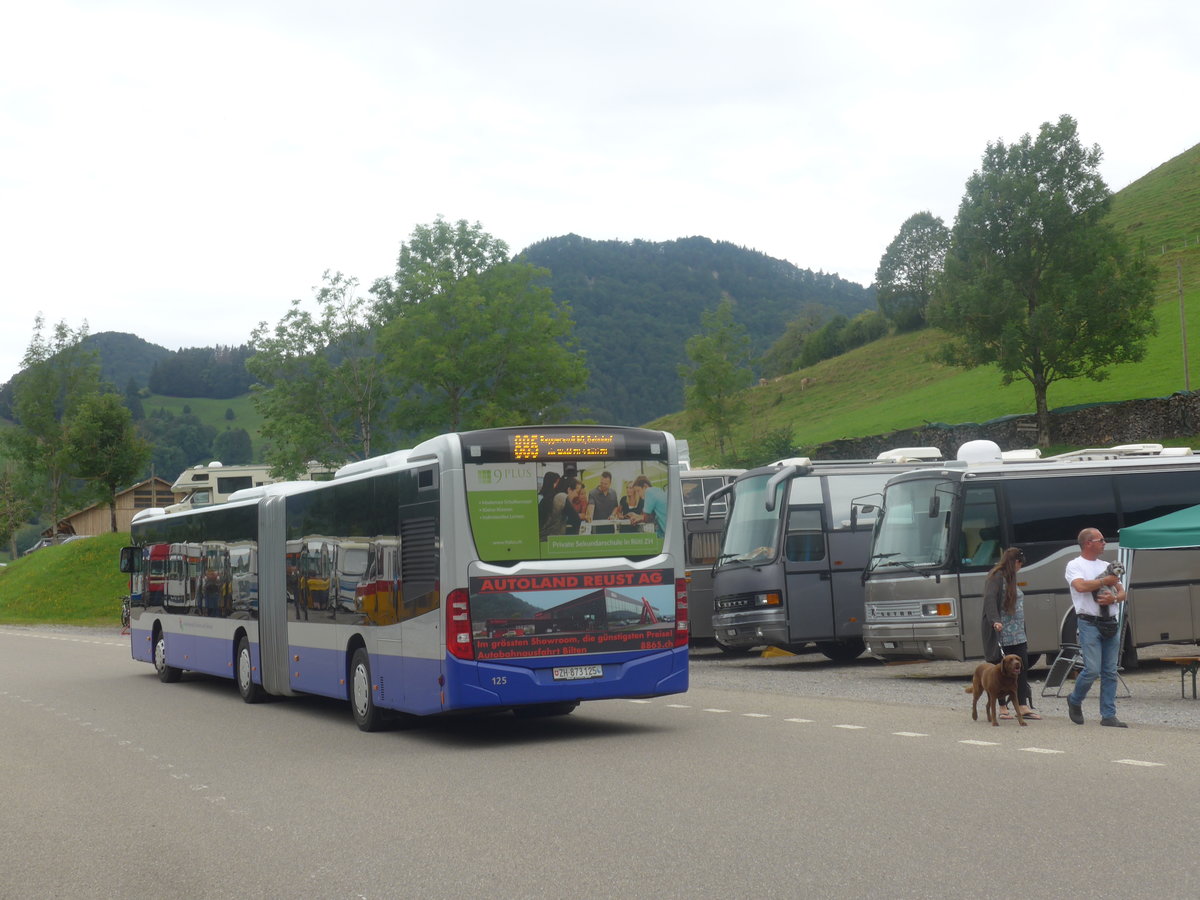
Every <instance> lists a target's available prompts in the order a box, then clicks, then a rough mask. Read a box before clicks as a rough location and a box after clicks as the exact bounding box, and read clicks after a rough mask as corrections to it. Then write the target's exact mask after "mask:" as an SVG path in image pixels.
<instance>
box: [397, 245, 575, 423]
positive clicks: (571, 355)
mask: <svg viewBox="0 0 1200 900" xmlns="http://www.w3.org/2000/svg"><path fill="white" fill-rule="evenodd" d="M548 274H549V273H547V272H546V270H545V269H539V268H537V267H535V266H531V265H528V264H527V263H510V262H505V263H499V264H497V265H494V266H492V267H491V268H489V269H487V270H486V271H483V272H479V273H473V274H468V275H465V276H463V277H460V278H457V279H454V280H445V281H443V282H442V284H441V286H439V288H438V290H437V291H436V292H433V293H430V294H427V295H426V296H425V299H423V300H422V301H421V302H419V303H407V304H405V305H404V307H403V309H402V311H401V314H400V315H398V316H397V317H396V318H394V319H393V320H392V321H391V322H390V323H389V324H388V326H387V327H386V329H385V330H384V332H383V335H382V347H383V350H384V352H385V353H386V354H387V358H388V360H389V363H390V370H389V371H390V372H391V373H392V375H393V376H394V378H395V384H396V387H397V391H398V394H399V396H400V398H401V399H400V402H399V405H398V411H397V425H398V427H399V428H401V429H402V430H404V431H410V432H411V431H426V432H428V431H434V432H440V431H459V430H466V429H471V428H486V427H489V426H495V425H505V424H520V423H537V422H548V421H551V420H555V419H561V418H563V417H568V418H569V417H570V415H571V410H570V407H569V404H568V402H567V398H569V397H571V396H573V395H575V394H577V393H578V392H579V391H580V390H581V389H582V388H583V386H584V384H585V383H586V381H587V368H586V366H585V365H584V361H583V355H582V354H581V353H580V352H579V351H578V350H577V349H576V347H575V341H574V338H573V335H572V329H573V323H572V321H571V311H570V309H569V308H568V307H565V306H562V305H559V304H556V303H555V302H554V299H553V297H552V296H551V294H550V289H549V288H548V287H546V286H545V284H544V281H545V278H546V276H547V275H548Z"/></svg>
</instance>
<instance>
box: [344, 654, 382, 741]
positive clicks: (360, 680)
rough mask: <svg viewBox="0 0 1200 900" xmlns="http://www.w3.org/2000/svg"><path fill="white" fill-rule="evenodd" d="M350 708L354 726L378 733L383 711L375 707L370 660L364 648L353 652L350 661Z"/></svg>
mask: <svg viewBox="0 0 1200 900" xmlns="http://www.w3.org/2000/svg"><path fill="white" fill-rule="evenodd" d="M350 708H351V709H352V710H353V711H354V724H355V725H357V726H358V727H359V728H360V729H361V730H362V731H378V730H379V729H380V728H382V727H383V710H381V709H380V708H379V707H378V706H376V705H375V697H374V694H373V692H372V690H371V659H370V656H369V655H368V654H367V651H366V648H365V647H359V648H358V649H357V650H355V651H354V656H353V658H352V659H351V661H350Z"/></svg>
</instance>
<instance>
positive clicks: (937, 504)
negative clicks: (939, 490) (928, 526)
mask: <svg viewBox="0 0 1200 900" xmlns="http://www.w3.org/2000/svg"><path fill="white" fill-rule="evenodd" d="M941 509H942V498H941V497H939V496H938V495H937V494H934V495H933V496H932V497H930V498H929V518H931V519H936V518H937V517H938V513H939V512H940V511H941Z"/></svg>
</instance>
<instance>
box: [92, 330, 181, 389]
mask: <svg viewBox="0 0 1200 900" xmlns="http://www.w3.org/2000/svg"><path fill="white" fill-rule="evenodd" d="M82 343H83V346H84V347H85V348H86V349H88V350H91V351H93V352H95V353H96V355H97V356H98V357H99V359H100V377H101V378H102V379H104V380H105V381H107V382H108V383H109V384H111V385H112V386H113V387H115V388H116V389H117V390H118V391H123V390H125V386H126V385H127V384H129V382H130V381H132V382H133V383H134V384H136V385H137V386H138V387H145V386H146V380H147V379H148V378H149V377H150V372H151V371H152V370H153V369H154V366H155V365H156V364H157V363H158V362H159V361H160V360H162V359H164V358H166V357H168V356H170V355H171V351H170V350H168V349H167V348H166V347H160V346H159V345H158V344H151V343H150V342H149V341H144V340H142V339H141V338H140V337H138V336H137V335H136V334H127V333H125V332H122V331H102V332H100V333H99V334H89V335H88V336H87V337H86V338H84V339H83V342H82Z"/></svg>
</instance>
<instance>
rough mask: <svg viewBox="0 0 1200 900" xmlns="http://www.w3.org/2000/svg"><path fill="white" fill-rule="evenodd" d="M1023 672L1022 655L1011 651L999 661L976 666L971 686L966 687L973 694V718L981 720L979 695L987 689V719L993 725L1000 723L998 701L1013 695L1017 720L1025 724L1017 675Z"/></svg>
mask: <svg viewBox="0 0 1200 900" xmlns="http://www.w3.org/2000/svg"><path fill="white" fill-rule="evenodd" d="M1020 674H1021V657H1019V656H1017V655H1016V654H1015V653H1010V654H1008V655H1007V656H1006V657H1004V658H1003V659H1002V660H1000V662H998V663H986V662H985V663H980V664H979V665H977V666H976V667H975V674H974V675H973V676H972V678H971V686H970V687H969V688H967V689H966V691H967V693H968V694H971V695H972V696H971V718H972V719H974V720H975V721H978V720H979V695H980V694H982V693H983V692H984V691H987V695H988V698H987V707H986V711H987V720H988V721H989V722H991V723H992V724H993V725H999V724H1000V720H999V718H998V717H997V716H996V702H997V701H998V700H1002V699H1004V698H1005V697H1011V698H1012V701H1013V708H1014V709H1015V710H1016V711H1017V722H1018V723H1019V724H1020V725H1022V726H1024V724H1025V718H1024V717H1023V716H1022V715H1021V704H1020V703H1018V702H1017V676H1018V675H1020Z"/></svg>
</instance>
